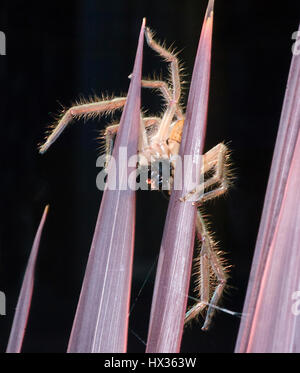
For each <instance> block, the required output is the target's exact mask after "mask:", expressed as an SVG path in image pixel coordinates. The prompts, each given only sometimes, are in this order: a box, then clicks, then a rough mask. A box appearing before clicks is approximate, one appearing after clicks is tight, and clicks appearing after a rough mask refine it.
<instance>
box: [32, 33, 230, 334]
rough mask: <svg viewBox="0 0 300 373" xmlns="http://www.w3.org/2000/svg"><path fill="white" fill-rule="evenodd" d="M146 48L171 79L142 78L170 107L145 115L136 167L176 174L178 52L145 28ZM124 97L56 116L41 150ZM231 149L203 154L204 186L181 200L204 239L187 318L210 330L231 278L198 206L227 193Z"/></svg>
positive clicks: (156, 177) (108, 140)
mask: <svg viewBox="0 0 300 373" xmlns="http://www.w3.org/2000/svg"><path fill="white" fill-rule="evenodd" d="M145 36H146V41H147V44H148V46H149V47H150V48H151V49H152V50H154V51H155V52H156V53H158V55H159V56H160V57H161V58H162V59H163V60H164V61H165V62H167V63H168V64H169V74H170V76H169V82H168V83H166V82H165V81H162V80H142V81H141V85H142V87H144V88H151V89H154V90H157V91H159V92H160V93H161V95H162V96H163V98H164V100H165V102H166V105H165V111H164V112H163V114H162V115H161V116H145V115H141V117H142V121H141V122H142V124H141V133H140V139H139V146H138V155H139V162H138V167H139V168H142V167H146V168H148V167H149V162H153V160H154V161H158V162H159V161H162V160H166V161H167V162H168V163H169V167H170V169H171V172H172V175H173V173H174V169H175V167H176V156H177V155H178V152H179V147H180V142H181V136H182V131H183V126H184V120H185V114H184V111H183V109H182V107H181V105H180V98H181V90H182V87H181V86H182V82H181V76H180V71H181V68H180V63H179V60H178V58H177V54H176V53H174V52H173V51H171V50H168V49H166V48H165V47H164V45H162V44H160V43H159V42H157V41H156V40H154V34H153V32H152V31H151V30H150V29H149V28H146V29H145ZM129 78H130V76H129ZM125 103H126V97H116V98H112V99H102V100H101V99H99V98H96V99H95V101H90V102H89V101H87V102H80V103H78V104H76V105H74V106H72V107H70V108H69V109H68V110H66V111H64V112H63V113H62V115H61V117H60V118H59V119H58V123H57V125H56V126H55V127H54V130H53V131H52V133H51V134H50V135H49V136H48V138H47V139H46V141H45V143H44V144H42V145H41V146H40V148H39V151H40V153H44V152H45V151H46V150H47V149H48V148H49V147H50V146H51V145H52V144H53V143H54V141H55V140H56V139H57V138H58V137H59V135H60V134H61V133H62V131H63V130H64V129H65V127H66V126H67V125H68V124H69V123H70V122H71V121H72V120H73V119H80V118H85V119H88V118H93V117H95V116H101V115H103V114H107V113H111V112H114V111H115V110H117V109H121V108H123V106H124V105H125ZM118 127H119V124H114V125H109V126H108V127H107V128H106V130H105V131H104V140H105V147H106V154H107V155H110V154H111V153H112V149H113V144H114V139H115V136H116V133H117V131H118ZM229 157H230V155H229V150H228V148H227V146H226V145H225V144H224V143H219V144H218V145H216V146H215V147H213V148H212V149H210V150H209V151H208V152H207V153H205V154H204V156H203V166H202V173H203V175H205V178H204V181H203V183H202V184H201V185H199V186H198V187H196V188H195V189H194V190H192V191H191V192H189V193H188V194H186V195H185V196H184V197H183V198H181V201H182V202H190V201H191V202H193V203H194V204H195V205H196V206H197V207H198V208H197V215H196V236H197V239H198V241H199V243H200V247H199V249H198V251H199V252H198V256H197V258H196V261H195V275H196V276H197V280H196V288H195V291H196V292H197V295H198V301H197V302H196V303H195V304H194V305H193V306H192V307H191V308H190V309H189V310H188V311H187V313H186V317H185V322H186V323H187V322H189V321H190V320H192V319H194V318H195V317H197V316H198V315H199V314H201V315H202V316H203V318H204V324H203V327H202V330H207V329H208V328H209V326H210V324H211V320H212V317H213V315H214V313H215V309H216V308H218V306H217V305H218V303H219V301H220V298H221V296H222V293H223V292H224V289H225V286H226V282H227V279H228V267H229V266H227V265H226V261H225V260H224V258H223V257H222V252H221V251H220V250H219V249H218V247H217V244H216V243H215V241H214V239H213V237H212V234H211V233H210V231H209V229H208V227H207V222H206V219H205V217H204V215H203V213H202V211H201V209H200V207H201V206H202V205H203V204H204V203H205V202H206V201H208V200H211V199H214V198H216V197H218V196H220V195H222V194H224V193H225V192H226V191H227V190H228V187H229V186H230V182H231V177H230V170H229ZM150 175H151V176H150V179H149V182H150V183H151V184H152V185H156V186H157V185H158V186H159V185H160V183H161V182H162V180H161V177H160V176H161V175H160V174H159V172H156V173H153V172H152V173H150Z"/></svg>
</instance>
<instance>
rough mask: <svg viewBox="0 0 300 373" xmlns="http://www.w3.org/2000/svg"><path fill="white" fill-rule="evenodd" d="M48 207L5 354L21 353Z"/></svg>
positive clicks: (32, 250) (28, 265)
mask: <svg viewBox="0 0 300 373" xmlns="http://www.w3.org/2000/svg"><path fill="white" fill-rule="evenodd" d="M48 208H49V206H48V205H47V206H46V207H45V210H44V213H43V216H42V219H41V222H40V225H39V227H38V230H37V232H36V235H35V239H34V242H33V245H32V249H31V253H30V256H29V260H28V263H27V267H26V271H25V275H24V279H23V283H22V288H21V291H20V295H19V299H18V303H17V307H16V311H15V315H14V321H13V325H12V328H11V331H10V336H9V341H8V345H7V349H6V352H7V353H18V352H20V351H21V348H22V343H23V338H24V334H25V330H26V325H27V320H28V315H29V310H30V304H31V298H32V292H33V286H34V272H35V263H36V258H37V254H38V250H39V245H40V240H41V235H42V232H43V228H44V224H45V221H46V217H47V213H48Z"/></svg>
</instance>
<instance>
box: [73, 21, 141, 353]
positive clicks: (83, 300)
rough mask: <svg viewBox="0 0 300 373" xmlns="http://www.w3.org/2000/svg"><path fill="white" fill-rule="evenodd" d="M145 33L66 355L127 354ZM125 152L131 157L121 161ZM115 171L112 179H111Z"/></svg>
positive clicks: (138, 53)
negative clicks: (131, 162)
mask: <svg viewBox="0 0 300 373" xmlns="http://www.w3.org/2000/svg"><path fill="white" fill-rule="evenodd" d="M144 27H145V20H144V21H143V24H142V28H141V31H140V37H139V42H138V49H137V54H136V59H135V64H134V70H133V74H132V77H131V84H130V88H129V92H128V97H127V101H126V105H125V108H124V111H123V114H122V117H121V122H120V127H119V131H118V134H117V138H116V142H115V146H114V150H113V154H112V159H114V160H115V161H116V172H115V175H117V180H116V182H117V184H116V188H115V190H110V189H106V190H105V191H104V193H103V197H102V202H101V207H100V211H99V215H98V220H97V223H96V228H95V233H94V238H93V242H92V246H91V250H90V254H89V259H88V263H87V267H86V272H85V277H84V281H83V285H82V289H81V294H80V299H79V303H78V306H77V311H76V315H75V319H74V323H73V328H72V333H71V337H70V340H69V346H68V352H110V353H113V352H125V351H126V346H127V329H128V315H129V301H130V287H131V277H132V263H133V247H134V229H135V191H134V190H132V189H130V188H128V186H127V184H128V177H129V175H130V174H132V173H135V172H136V167H135V166H134V167H131V168H130V167H127V159H129V158H130V157H131V156H134V155H136V154H137V147H138V139H139V128H140V85H141V70H142V53H143V40H144V39H143V36H144ZM121 148H123V149H126V150H127V157H126V158H125V159H124V158H123V159H121V160H119V156H120V157H122V154H121V150H120V149H121ZM124 161H125V167H124V165H123V162H124ZM111 165H112V162H110V165H109V171H108V178H110V177H113V174H112V166H111ZM122 189H123V190H122Z"/></svg>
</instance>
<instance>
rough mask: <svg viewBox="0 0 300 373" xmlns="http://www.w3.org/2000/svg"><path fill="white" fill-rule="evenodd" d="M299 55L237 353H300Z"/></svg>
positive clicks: (294, 61) (284, 112)
mask: <svg viewBox="0 0 300 373" xmlns="http://www.w3.org/2000/svg"><path fill="white" fill-rule="evenodd" d="M299 127H300V56H299V55H298V56H297V55H296V54H294V56H293V58H292V62H291V68H290V73H289V78H288V84H287V89H286V93H285V99H284V104H283V109H282V114H281V120H280V125H279V130H278V135H277V141H276V146H275V150H274V155H273V161H272V167H271V172H270V177H269V183H268V187H267V192H266V197H265V204H264V209H263V214H262V218H261V224H260V229H259V233H258V238H257V242H256V248H255V254H254V259H253V263H252V269H251V274H250V279H249V284H248V290H247V296H246V300H245V304H244V310H243V314H244V317H243V319H242V321H241V325H240V330H239V336H238V340H237V344H236V350H235V351H236V352H300V339H299V335H300V322H299V319H298V318H297V315H298V314H299V313H300V312H299V311H300V308H299V303H300V302H299V299H300V292H299V291H300V251H299V247H300V230H299V229H300V228H299V227H300V194H299V182H300V140H299V136H300V135H299Z"/></svg>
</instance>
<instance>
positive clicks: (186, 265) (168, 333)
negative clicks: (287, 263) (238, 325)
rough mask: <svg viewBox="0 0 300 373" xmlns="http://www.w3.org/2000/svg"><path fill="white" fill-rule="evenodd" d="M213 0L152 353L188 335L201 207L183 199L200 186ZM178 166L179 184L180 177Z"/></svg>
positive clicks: (168, 227)
mask: <svg viewBox="0 0 300 373" xmlns="http://www.w3.org/2000/svg"><path fill="white" fill-rule="evenodd" d="M213 3H214V2H213V1H209V4H208V7H207V11H206V15H205V19H204V23H203V27H202V32H201V36H200V41H199V45H198V51H197V55H196V60H195V65H194V70H193V76H192V82H191V88H190V93H189V98H188V104H187V112H186V119H185V124H184V129H183V137H182V141H181V146H180V154H179V155H180V157H181V159H182V160H183V159H185V158H184V156H187V155H190V156H191V157H190V159H192V161H191V163H190V164H189V165H188V164H184V169H185V171H187V172H186V174H185V175H184V183H183V188H182V189H181V190H179V189H178V190H175V189H174V190H173V191H172V194H171V198H170V203H169V207H168V213H167V218H166V222H165V227H164V233H163V239H162V244H161V249H160V256H159V261H158V267H157V274H156V280H155V288H154V295H153V301H152V308H151V316H150V326H149V332H148V341H147V349H146V352H148V353H153V352H156V353H158V352H169V353H174V352H179V350H180V344H181V339H182V333H183V325H184V317H185V312H186V305H187V297H188V290H189V284H190V277H191V265H192V258H193V249H194V241H195V219H196V207H195V206H193V205H192V203H190V202H180V201H179V199H180V198H181V197H183V196H184V195H185V194H186V193H187V192H189V191H190V190H192V189H193V187H191V185H192V180H193V179H195V175H196V181H198V182H199V181H200V170H201V158H200V157H199V156H200V155H201V154H202V150H203V144H204V139H205V131H206V118H207V107H208V96H209V77H210V60H211V40H212V24H213ZM178 172H179V171H178V169H177V167H176V169H175V180H177V179H178V177H180V176H178V175H179V173H178Z"/></svg>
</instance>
